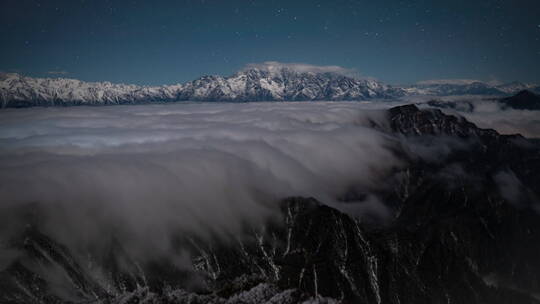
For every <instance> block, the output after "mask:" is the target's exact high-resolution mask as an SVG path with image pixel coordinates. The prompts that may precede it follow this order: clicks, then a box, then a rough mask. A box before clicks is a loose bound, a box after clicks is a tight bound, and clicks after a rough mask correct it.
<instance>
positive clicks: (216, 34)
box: [0, 0, 540, 85]
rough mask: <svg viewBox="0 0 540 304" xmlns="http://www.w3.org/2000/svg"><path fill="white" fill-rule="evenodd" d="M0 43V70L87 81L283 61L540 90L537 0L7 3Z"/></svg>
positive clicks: (153, 81)
mask: <svg viewBox="0 0 540 304" xmlns="http://www.w3.org/2000/svg"><path fill="white" fill-rule="evenodd" d="M0 45H1V47H0V71H5V72H19V73H22V74H25V75H29V76H39V77H69V78H78V79H81V80H86V81H112V82H123V83H135V84H149V85H157V84H171V83H177V82H185V81H189V80H192V79H195V78H197V77H199V76H201V75H206V74H218V75H229V74H232V73H234V72H235V71H236V70H238V69H240V68H242V67H243V66H244V65H246V64H248V63H255V62H263V61H281V62H297V63H309V64H315V65H339V66H343V67H346V68H351V69H355V70H357V71H358V72H359V73H360V74H361V75H364V76H371V77H375V78H377V79H379V80H381V81H384V82H388V83H393V84H408V83H414V82H417V81H420V80H428V79H441V78H442V79H450V78H467V79H480V80H498V81H513V80H520V81H526V82H540V1H539V0H517V1H516V0H514V1H511V0H507V1H495V0H484V1H474V0H467V1H466V0H452V1H436V0H426V1H358V0H357V1H352V0H332V1H292V0H288V1H278V0H275V1H271V0H268V1H263V0H257V1H238V0H227V1H225V0H186V1H100V0H96V1H91V0H86V1H75V0H65V1H59V0H57V1H55V0H49V1H37V0H34V1H30V0H2V1H1V2H0Z"/></svg>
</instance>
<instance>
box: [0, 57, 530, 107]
mask: <svg viewBox="0 0 540 304" xmlns="http://www.w3.org/2000/svg"><path fill="white" fill-rule="evenodd" d="M525 89H529V90H533V91H537V92H540V87H539V86H536V85H530V84H524V83H519V82H513V83H509V84H490V83H485V82H479V81H473V80H470V81H469V80H460V81H456V80H439V81H429V82H422V83H418V84H416V85H411V86H391V85H387V84H384V83H382V82H379V81H376V80H373V79H366V78H359V77H354V76H351V75H347V74H344V73H341V72H340V71H333V70H330V71H329V70H306V69H298V68H296V67H295V66H290V65H278V66H269V65H264V64H263V65H257V66H249V67H248V68H246V69H244V70H241V71H239V72H237V73H236V74H234V75H232V76H229V77H222V76H203V77H201V78H199V79H196V80H193V81H190V82H188V83H185V84H175V85H164V86H155V87H151V86H138V85H126V84H113V83H110V82H83V81H79V80H75V79H66V78H54V79H52V78H32V77H25V76H22V75H20V74H15V73H1V74H0V104H1V106H2V107H4V108H5V107H28V106H56V105H60V106H70V105H108V104H137V103H148V102H173V101H232V102H244V101H308V100H319V101H323V100H328V101H336V100H369V99H395V98H401V97H404V96H411V95H435V96H446V95H509V94H514V93H517V92H518V91H521V90H525Z"/></svg>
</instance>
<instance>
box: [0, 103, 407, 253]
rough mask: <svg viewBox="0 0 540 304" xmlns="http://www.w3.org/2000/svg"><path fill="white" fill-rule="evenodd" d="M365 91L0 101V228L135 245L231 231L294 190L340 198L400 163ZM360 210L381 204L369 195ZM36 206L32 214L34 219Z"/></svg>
mask: <svg viewBox="0 0 540 304" xmlns="http://www.w3.org/2000/svg"><path fill="white" fill-rule="evenodd" d="M363 107H365V105H362V104H360V103H253V104H166V105H144V106H111V107H72V108H30V109H8V110H5V111H2V113H0V130H1V131H0V181H1V182H0V197H1V198H2V199H1V202H2V203H1V204H2V206H1V208H2V209H3V210H5V211H6V212H2V213H1V214H2V215H1V217H2V219H0V220H1V221H2V222H3V224H2V228H3V229H0V231H2V232H1V233H3V234H4V235H3V237H4V239H5V238H7V237H8V236H9V235H13V234H14V233H17V232H18V231H20V230H21V229H24V227H23V226H24V225H26V224H27V222H28V219H21V218H20V216H18V215H17V216H15V213H14V211H13V210H17V209H18V208H19V209H22V210H26V211H25V212H23V213H24V214H25V216H28V215H26V213H27V211H28V210H34V211H35V212H36V213H37V216H34V218H33V219H32V225H37V226H38V228H39V230H40V231H43V232H44V233H45V234H47V235H51V236H52V237H53V238H54V239H57V240H59V241H61V242H62V243H64V244H68V245H69V246H70V247H71V248H77V249H79V250H80V251H81V252H85V251H86V250H87V249H88V247H89V246H95V244H99V243H100V242H101V241H103V240H106V239H108V238H111V237H114V238H115V239H118V240H121V242H123V244H122V245H123V246H124V247H126V248H127V250H128V251H129V252H130V253H132V254H133V255H135V256H141V257H144V256H145V255H146V253H148V252H149V250H148V249H149V248H152V250H151V254H152V256H154V257H155V256H159V253H160V252H163V253H164V254H165V253H166V252H168V250H169V249H170V246H171V244H170V241H171V239H172V237H173V236H174V234H176V233H179V232H183V231H185V232H189V233H197V234H199V235H202V236H208V235H220V236H223V237H225V238H226V237H229V236H235V235H236V234H237V233H239V232H240V231H241V229H242V227H243V225H245V224H250V223H260V222H261V221H264V220H265V219H268V218H270V217H272V216H274V214H275V213H276V211H277V202H278V201H279V200H281V199H283V198H286V197H290V196H307V197H315V198H317V199H319V200H321V201H323V202H326V203H328V204H332V203H335V202H336V201H337V199H338V198H339V197H340V196H342V195H343V194H344V193H345V192H346V191H347V190H349V189H350V187H353V186H354V187H356V188H359V189H360V191H364V192H369V191H370V189H375V188H377V187H378V186H379V185H378V180H377V177H380V176H383V175H384V172H387V171H388V170H391V169H392V168H393V167H395V166H398V165H399V162H398V160H397V159H395V157H394V156H393V154H392V152H391V151H390V150H389V149H388V145H390V144H391V143H390V141H389V138H388V136H387V135H385V134H384V133H383V132H381V131H378V130H375V129H373V128H372V127H371V124H372V123H373V122H376V123H378V124H381V125H383V124H385V120H386V118H385V112H384V111H381V110H362V108H363ZM348 211H350V212H353V213H354V212H356V213H358V214H360V213H363V212H371V213H377V212H379V213H380V215H381V214H384V212H385V211H384V208H383V207H382V206H380V205H379V203H378V202H377V200H376V198H374V197H370V198H369V199H368V200H366V202H365V205H362V204H359V205H358V209H357V210H348ZM35 217H37V220H36V219H35Z"/></svg>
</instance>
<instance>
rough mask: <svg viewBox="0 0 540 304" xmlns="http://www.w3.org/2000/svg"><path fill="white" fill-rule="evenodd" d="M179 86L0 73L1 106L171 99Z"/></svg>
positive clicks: (137, 101) (93, 103) (119, 102)
mask: <svg viewBox="0 0 540 304" xmlns="http://www.w3.org/2000/svg"><path fill="white" fill-rule="evenodd" d="M181 89H182V86H181V85H171V86H161V87H145V86H137V85H126V84H113V83H110V82H84V81H80V80H76V79H66V78H32V77H24V76H22V75H19V74H15V73H3V74H0V101H1V104H2V107H24V106H35V105H81V104H86V105H96V104H123V103H139V102H144V101H168V100H173V99H175V97H176V95H177V94H178V91H179V90H181Z"/></svg>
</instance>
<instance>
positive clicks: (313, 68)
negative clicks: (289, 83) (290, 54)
mask: <svg viewBox="0 0 540 304" xmlns="http://www.w3.org/2000/svg"><path fill="white" fill-rule="evenodd" d="M250 68H256V69H260V70H264V71H268V72H270V73H271V72H277V71H279V70H282V69H290V70H292V71H296V72H298V73H335V74H340V75H346V76H359V73H358V71H356V70H354V69H347V68H344V67H340V66H337V65H327V66H319V65H312V64H306V63H283V62H277V61H266V62H263V63H251V64H248V65H247V66H246V67H245V69H250Z"/></svg>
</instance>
